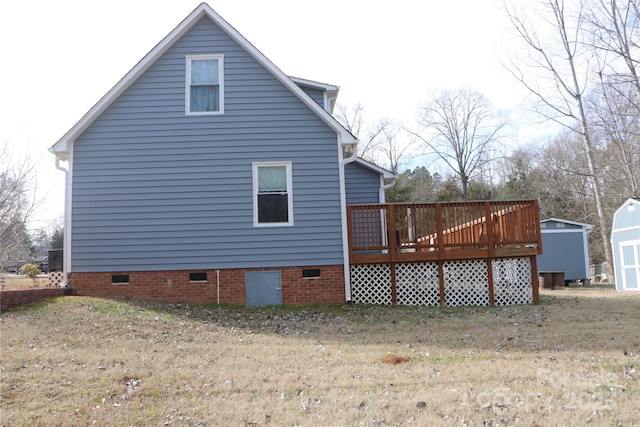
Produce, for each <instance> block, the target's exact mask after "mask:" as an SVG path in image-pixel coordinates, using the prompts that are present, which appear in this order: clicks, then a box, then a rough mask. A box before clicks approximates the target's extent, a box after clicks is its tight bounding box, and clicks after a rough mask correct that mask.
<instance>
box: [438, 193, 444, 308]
mask: <svg viewBox="0 0 640 427" xmlns="http://www.w3.org/2000/svg"><path fill="white" fill-rule="evenodd" d="M436 240H437V241H438V254H439V256H440V257H442V255H443V254H444V232H443V226H442V204H440V203H436ZM438 285H439V287H440V306H441V307H444V306H445V305H446V303H447V300H446V298H445V287H444V262H443V261H442V260H441V259H439V260H438Z"/></svg>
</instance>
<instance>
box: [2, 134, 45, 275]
mask: <svg viewBox="0 0 640 427" xmlns="http://www.w3.org/2000/svg"><path fill="white" fill-rule="evenodd" d="M0 158H1V159H2V163H0V272H2V271H3V270H4V263H5V262H8V261H12V260H13V258H17V256H16V254H18V253H22V254H24V255H26V252H27V251H28V247H29V235H28V233H27V229H26V226H27V220H28V218H29V216H30V215H31V214H32V213H33V211H34V209H35V207H36V202H35V199H34V198H33V196H32V195H31V194H33V193H34V192H33V190H34V189H35V185H36V181H35V178H36V174H35V167H34V166H33V165H32V164H31V163H30V162H29V159H28V157H27V158H25V159H23V160H19V159H17V158H16V156H14V155H13V153H12V152H11V150H10V146H9V144H8V143H5V145H4V146H3V147H2V148H0ZM15 261H17V259H16V260H15Z"/></svg>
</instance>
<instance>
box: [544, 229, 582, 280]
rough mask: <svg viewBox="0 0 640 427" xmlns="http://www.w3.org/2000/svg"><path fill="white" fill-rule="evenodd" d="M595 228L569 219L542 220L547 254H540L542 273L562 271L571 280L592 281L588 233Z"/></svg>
mask: <svg viewBox="0 0 640 427" xmlns="http://www.w3.org/2000/svg"><path fill="white" fill-rule="evenodd" d="M591 230H593V225H590V224H583V223H581V222H575V221H569V220H566V219H559V218H547V219H544V220H542V221H540V234H541V236H542V249H543V253H542V254H541V255H538V259H537V264H538V272H539V273H541V274H542V275H545V274H547V273H550V274H555V273H561V274H562V275H563V277H564V281H567V282H573V281H576V280H589V244H588V242H587V235H588V234H589V233H590V232H591ZM546 285H547V284H545V287H546Z"/></svg>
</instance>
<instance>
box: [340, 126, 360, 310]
mask: <svg viewBox="0 0 640 427" xmlns="http://www.w3.org/2000/svg"><path fill="white" fill-rule="evenodd" d="M355 145H356V149H354V150H353V153H352V154H351V155H350V156H349V157H347V158H344V157H343V155H344V152H343V146H342V141H341V136H340V135H338V156H339V160H340V168H339V171H338V173H339V176H340V205H341V206H342V208H341V209H340V211H341V212H340V216H341V218H342V266H343V270H344V296H345V300H346V301H347V302H351V268H350V267H351V265H350V263H349V237H348V236H349V235H348V234H347V233H348V232H349V230H347V196H346V188H345V187H346V184H345V182H346V181H345V166H346V165H347V163H351V162H353V161H355V160H356V159H357V158H358V150H357V140H356V143H355Z"/></svg>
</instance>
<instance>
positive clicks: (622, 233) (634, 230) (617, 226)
mask: <svg viewBox="0 0 640 427" xmlns="http://www.w3.org/2000/svg"><path fill="white" fill-rule="evenodd" d="M629 206H634V207H635V208H634V210H629ZM634 241H640V202H638V200H632V199H629V200H627V201H626V202H625V203H624V204H623V205H622V206H621V207H620V208H619V209H618V210H617V211H616V213H615V215H614V217H613V225H612V230H611V249H612V251H613V264H614V274H615V280H616V289H617V290H619V291H621V290H623V279H622V258H621V254H620V246H621V244H622V245H625V243H626V242H634ZM639 280H640V278H636V281H639ZM627 286H628V288H630V289H635V288H637V287H640V284H638V283H636V285H635V287H634V286H629V285H627Z"/></svg>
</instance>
